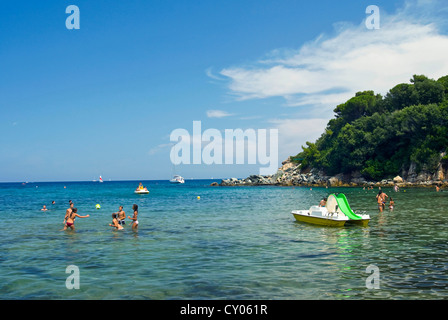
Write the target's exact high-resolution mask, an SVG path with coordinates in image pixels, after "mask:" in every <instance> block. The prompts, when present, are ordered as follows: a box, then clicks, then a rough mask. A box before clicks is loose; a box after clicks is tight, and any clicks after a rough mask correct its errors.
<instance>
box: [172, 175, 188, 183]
mask: <svg viewBox="0 0 448 320" xmlns="http://www.w3.org/2000/svg"><path fill="white" fill-rule="evenodd" d="M170 183H185V179H184V178H183V177H181V176H180V175H175V176H174V177H173V178H172V179H171V180H170Z"/></svg>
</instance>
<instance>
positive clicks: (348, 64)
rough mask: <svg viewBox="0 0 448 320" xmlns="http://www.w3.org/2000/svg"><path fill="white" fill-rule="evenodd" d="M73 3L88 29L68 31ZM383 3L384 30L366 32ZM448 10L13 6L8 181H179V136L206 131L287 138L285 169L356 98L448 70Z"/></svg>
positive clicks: (2, 148)
mask: <svg viewBox="0 0 448 320" xmlns="http://www.w3.org/2000/svg"><path fill="white" fill-rule="evenodd" d="M72 4H73V5H76V6H78V7H79V10H80V29H79V30H68V29H67V28H66V26H65V20H66V18H67V17H68V16H69V14H66V13H65V9H66V7H67V6H69V5H72ZM371 4H375V5H377V6H378V7H379V8H380V14H381V28H380V30H367V28H366V27H365V25H364V20H365V19H366V17H367V16H368V15H367V14H366V13H365V10H366V7H367V6H368V5H371ZM446 10H447V4H445V3H444V2H443V1H429V0H426V1H424V0H418V1H417V0H415V1H394V2H392V1H373V2H372V1H321V0H319V1H298V0H295V1H292V0H291V1H286V0H283V1H282V0H280V1H266V0H263V1H260V0H257V1H246V0H239V1H232V0H230V1H229V0H227V1H210V0H209V1H180V0H179V1H153V0H150V1H132V0H130V1H82V0H73V1H2V2H0V152H1V154H0V182H6V181H70V180H92V179H97V178H98V176H99V175H102V176H103V178H104V179H105V180H106V181H107V180H109V179H111V180H126V179H137V180H139V179H142V180H143V179H169V178H170V177H171V175H172V174H173V165H172V164H171V161H170V157H169V155H170V148H171V145H172V144H173V143H172V142H170V139H169V137H170V133H171V132H172V131H173V130H175V129H177V128H184V129H186V130H189V131H190V132H191V131H192V126H193V121H201V122H202V128H203V130H205V129H207V128H215V129H218V130H224V129H237V128H242V129H264V128H265V129H278V130H279V156H278V162H279V163H278V166H280V165H281V161H283V160H285V159H286V157H287V156H289V155H292V154H296V153H298V152H299V151H300V150H301V148H300V146H301V145H304V143H305V141H314V140H315V139H316V138H317V137H319V135H320V134H321V133H322V132H323V130H324V128H325V124H326V123H327V121H328V120H329V119H330V118H332V117H333V113H332V110H333V109H334V107H335V106H336V105H337V104H338V103H342V102H344V101H345V100H346V99H347V98H349V97H350V96H351V95H353V93H355V92H356V91H359V90H369V89H372V90H375V91H376V92H378V93H382V94H385V93H386V92H387V90H388V89H390V88H391V87H392V86H393V85H395V84H397V83H400V82H408V81H409V79H410V78H411V77H412V75H413V74H415V73H418V74H422V73H423V74H426V75H427V76H429V77H431V78H438V77H440V76H442V75H446V74H448V64H447V62H445V60H446V58H444V57H446V55H447V53H448V46H447V33H448V32H447V30H448V29H447V26H446V24H445V22H444V21H445V20H446V19H445V17H447V16H448V15H447V11H446ZM419 43H421V44H422V46H423V47H424V48H425V50H427V51H425V50H423V51H422V49H421V47H419V46H418V45H416V44H419ZM428 55H429V56H428ZM259 167H260V165H235V164H234V165H205V164H196V165H179V166H177V167H176V172H177V173H180V174H182V175H183V176H185V177H186V178H210V177H214V178H226V177H232V176H235V177H246V176H248V175H250V174H257V173H258V171H259Z"/></svg>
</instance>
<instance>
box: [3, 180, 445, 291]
mask: <svg viewBox="0 0 448 320" xmlns="http://www.w3.org/2000/svg"><path fill="white" fill-rule="evenodd" d="M211 182H212V180H210V181H209V180H195V181H190V180H188V181H186V183H185V185H171V184H169V183H168V181H144V185H146V186H148V188H149V190H150V194H148V195H136V194H134V193H133V190H134V189H135V188H136V186H137V185H138V181H137V182H135V181H131V182H104V183H103V184H100V183H94V182H64V183H62V182H60V183H28V184H26V185H22V184H20V183H15V184H13V183H3V184H0V216H1V230H2V231H1V232H0V252H1V255H0V268H1V272H0V299H164V300H165V299H266V300H269V299H274V300H276V299H282V300H286V299H446V298H447V297H448V272H447V271H448V263H447V262H448V258H447V252H448V244H447V232H446V230H447V224H448V223H447V221H448V212H447V211H448V210H447V209H446V208H447V204H448V192H439V193H436V192H435V191H434V189H423V188H419V189H417V188H409V189H406V192H404V190H402V191H401V192H398V193H394V192H392V190H390V189H387V188H386V189H383V190H384V191H385V192H386V193H387V194H389V195H390V196H392V197H393V198H394V200H395V201H396V208H395V210H394V211H393V212H389V211H388V210H386V211H385V212H383V213H379V212H378V210H377V207H376V199H375V195H376V193H377V190H369V191H367V190H363V189H362V188H333V189H326V188H313V189H312V190H310V188H305V187H295V188H292V187H211V186H210V183H211ZM64 187H65V188H64ZM330 192H344V193H345V194H346V196H347V199H348V201H349V203H350V205H351V207H352V208H353V209H354V210H355V211H356V210H360V211H365V212H366V213H369V214H370V215H371V217H372V220H371V222H370V224H369V226H368V227H366V228H363V227H360V226H348V227H343V228H331V227H319V226H314V225H308V224H304V223H300V222H296V221H295V220H294V218H293V216H292V215H291V213H290V212H291V210H294V209H308V208H309V207H310V206H311V205H314V204H317V203H318V202H319V201H320V199H321V198H322V197H323V196H326V195H328V194H329V193H330ZM198 196H200V199H199V200H198V199H197V197H198ZM52 200H54V201H55V202H56V204H54V205H52V204H51V201H52ZM69 200H73V202H74V203H75V207H77V208H78V213H79V214H81V215H85V214H90V217H89V218H85V219H77V220H76V223H75V225H76V231H60V230H61V229H62V227H63V224H62V222H63V219H64V214H65V209H66V208H68V201H69ZM97 203H98V204H100V205H101V209H100V210H96V209H95V205H96V204H97ZM134 203H135V204H138V205H139V219H138V220H139V228H138V231H137V232H133V231H132V230H131V228H130V225H129V223H128V224H127V225H126V226H125V230H123V231H114V230H113V229H112V228H110V227H109V226H108V224H109V223H110V222H111V213H112V212H116V211H117V210H118V206H119V205H123V206H124V210H125V211H126V214H127V215H132V210H131V208H132V204H134ZM44 204H45V205H47V207H48V208H49V209H50V210H49V211H47V212H41V211H40V209H41V208H42V205H44ZM69 265H75V266H77V267H78V268H79V275H80V277H79V279H80V282H79V283H80V288H79V289H72V290H69V289H67V288H66V279H67V277H69V275H70V274H68V273H66V268H67V266H69ZM372 265H373V266H375V267H377V268H378V270H379V278H378V280H379V282H377V283H379V289H369V288H368V287H367V286H366V280H367V279H368V277H369V276H370V275H371V273H370V272H369V273H367V272H366V269H367V267H369V266H372Z"/></svg>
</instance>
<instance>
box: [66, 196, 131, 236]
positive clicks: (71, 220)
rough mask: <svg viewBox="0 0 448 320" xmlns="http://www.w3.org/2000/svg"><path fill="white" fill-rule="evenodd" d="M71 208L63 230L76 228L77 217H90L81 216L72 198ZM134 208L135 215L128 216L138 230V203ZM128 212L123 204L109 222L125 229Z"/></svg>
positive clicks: (110, 224)
mask: <svg viewBox="0 0 448 320" xmlns="http://www.w3.org/2000/svg"><path fill="white" fill-rule="evenodd" d="M69 203H70V208H68V209H67V210H66V212H65V217H64V222H63V223H64V228H63V229H62V230H61V231H64V230H67V229H71V230H75V219H76V218H88V217H90V215H85V216H81V215H79V214H78V209H77V208H75V207H74V203H73V202H72V201H71V200H70V201H69ZM132 210H133V211H134V215H133V216H132V217H131V216H128V219H130V220H131V221H132V223H131V226H132V230H134V231H136V230H137V228H138V220H137V218H138V205H136V204H134V205H132ZM125 220H126V213H125V212H124V210H123V206H120V207H119V208H118V212H114V213H112V223H109V226H111V227H113V228H115V229H116V230H123V229H124V228H123V226H124V225H126V221H125Z"/></svg>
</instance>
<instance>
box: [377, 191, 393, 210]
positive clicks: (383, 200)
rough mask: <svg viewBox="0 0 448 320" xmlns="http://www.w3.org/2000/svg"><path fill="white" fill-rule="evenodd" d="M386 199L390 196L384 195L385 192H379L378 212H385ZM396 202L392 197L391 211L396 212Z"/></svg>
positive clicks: (390, 199) (390, 200)
mask: <svg viewBox="0 0 448 320" xmlns="http://www.w3.org/2000/svg"><path fill="white" fill-rule="evenodd" d="M386 198H389V196H388V195H387V194H386V193H384V192H383V191H381V190H380V191H378V194H377V195H376V201H377V203H378V210H379V211H380V212H383V211H384V209H385V208H386ZM394 206H395V201H394V199H392V197H390V198H389V210H390V211H392V210H394Z"/></svg>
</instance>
